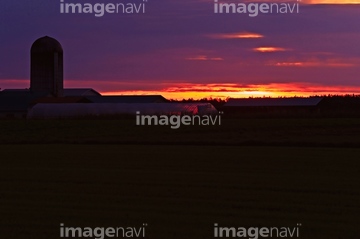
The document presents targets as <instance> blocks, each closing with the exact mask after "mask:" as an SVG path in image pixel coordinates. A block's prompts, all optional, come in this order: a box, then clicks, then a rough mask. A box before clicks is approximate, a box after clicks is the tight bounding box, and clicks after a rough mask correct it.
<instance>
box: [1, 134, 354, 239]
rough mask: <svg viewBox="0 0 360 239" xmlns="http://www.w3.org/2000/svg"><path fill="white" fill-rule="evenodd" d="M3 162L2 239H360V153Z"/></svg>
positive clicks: (76, 151) (81, 154)
mask: <svg viewBox="0 0 360 239" xmlns="http://www.w3.org/2000/svg"><path fill="white" fill-rule="evenodd" d="M106 134H110V133H109V132H107V133H106ZM0 152H1V167H0V188H1V194H0V211H1V219H0V232H1V238H7V239H11V238H47V239H49V238H59V231H60V229H59V228H60V227H59V226H60V223H65V225H67V226H79V227H87V226H89V227H110V226H114V227H117V226H124V227H125V226H141V225H142V223H148V226H147V228H146V238H164V239H165V238H167V239H172V238H174V239H177V238H189V239H200V238H213V230H214V226H213V225H214V223H218V224H219V225H222V226H229V227H230V226H233V227H263V226H267V227H271V226H284V227H294V226H296V224H297V223H301V224H302V226H301V228H300V236H301V237H300V238H307V239H319V238H324V239H332V238H333V239H339V238H347V239H348V238H354V239H355V238H358V236H359V220H358V218H359V214H360V204H359V202H360V187H359V185H360V177H359V174H360V167H359V161H358V160H359V156H360V149H356V148H326V147H259V146H257V147H243V146H224V145H218V146H216V145H211V146H204V145H198V146H193V145H156V144H153V145H131V144H128V145H124V144H111V145H105V144H76V145H75V144H55V143H53V144H6V145H1V146H0Z"/></svg>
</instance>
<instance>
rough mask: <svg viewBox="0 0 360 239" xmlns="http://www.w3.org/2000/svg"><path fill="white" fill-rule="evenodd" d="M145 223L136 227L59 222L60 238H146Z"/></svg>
mask: <svg viewBox="0 0 360 239" xmlns="http://www.w3.org/2000/svg"><path fill="white" fill-rule="evenodd" d="M147 226H148V224H147V223H143V224H142V225H141V226H138V227H94V228H93V227H69V226H65V224H64V223H61V224H60V237H61V238H82V237H85V238H95V239H105V238H114V237H115V238H146V232H145V229H146V227H147Z"/></svg>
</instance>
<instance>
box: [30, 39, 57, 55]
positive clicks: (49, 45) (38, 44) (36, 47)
mask: <svg viewBox="0 0 360 239" xmlns="http://www.w3.org/2000/svg"><path fill="white" fill-rule="evenodd" d="M31 52H63V49H62V46H61V44H60V42H58V41H57V40H56V39H54V38H52V37H48V36H44V37H41V38H39V39H37V40H36V41H35V42H34V43H33V44H32V46H31Z"/></svg>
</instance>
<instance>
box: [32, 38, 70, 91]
mask: <svg viewBox="0 0 360 239" xmlns="http://www.w3.org/2000/svg"><path fill="white" fill-rule="evenodd" d="M30 75H31V77H30V90H31V91H33V92H39V91H41V92H49V93H51V94H52V95H53V96H55V97H60V96H62V93H63V88H64V84H63V49H62V46H61V44H60V43H59V42H58V41H57V40H56V39H54V38H51V37H48V36H45V37H42V38H39V39H37V40H36V41H35V42H34V43H33V45H32V46H31V73H30Z"/></svg>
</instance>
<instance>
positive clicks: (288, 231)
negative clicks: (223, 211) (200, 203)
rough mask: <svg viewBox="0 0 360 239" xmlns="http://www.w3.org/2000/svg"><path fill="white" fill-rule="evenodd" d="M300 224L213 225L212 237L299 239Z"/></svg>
mask: <svg viewBox="0 0 360 239" xmlns="http://www.w3.org/2000/svg"><path fill="white" fill-rule="evenodd" d="M300 227H301V223H297V224H296V226H295V227H248V228H246V227H222V226H219V224H218V223H215V224H214V237H224V238H231V237H232V238H248V239H259V238H299V237H300Z"/></svg>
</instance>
